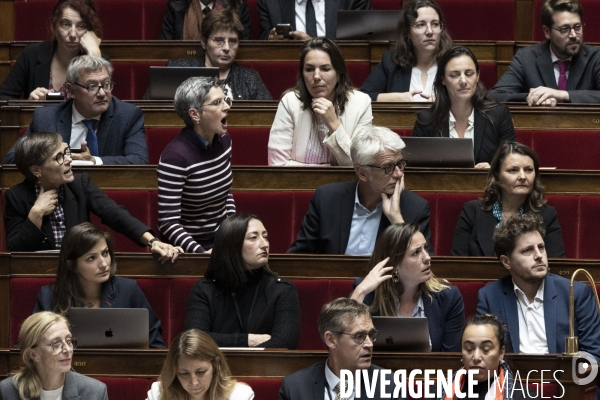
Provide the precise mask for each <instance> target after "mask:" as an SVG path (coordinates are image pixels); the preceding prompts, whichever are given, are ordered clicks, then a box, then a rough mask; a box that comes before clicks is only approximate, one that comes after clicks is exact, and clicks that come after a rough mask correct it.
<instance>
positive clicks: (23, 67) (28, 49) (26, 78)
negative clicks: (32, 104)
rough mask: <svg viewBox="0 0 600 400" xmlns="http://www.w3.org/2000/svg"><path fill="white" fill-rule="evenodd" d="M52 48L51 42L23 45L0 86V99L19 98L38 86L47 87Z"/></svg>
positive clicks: (26, 95)
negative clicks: (21, 50)
mask: <svg viewBox="0 0 600 400" xmlns="http://www.w3.org/2000/svg"><path fill="white" fill-rule="evenodd" d="M53 54H54V49H53V48H52V42H40V43H32V44H28V45H27V46H25V48H24V49H23V53H21V55H20V56H19V58H18V59H17V62H16V63H15V65H14V66H13V67H12V68H11V69H10V73H9V75H8V76H7V77H6V80H5V81H4V82H3V83H2V86H0V100H9V99H19V98H21V95H23V96H24V97H25V98H28V97H29V93H31V92H33V91H34V90H35V89H36V88H38V87H45V88H47V87H48V83H49V82H50V64H51V63H52V55H53Z"/></svg>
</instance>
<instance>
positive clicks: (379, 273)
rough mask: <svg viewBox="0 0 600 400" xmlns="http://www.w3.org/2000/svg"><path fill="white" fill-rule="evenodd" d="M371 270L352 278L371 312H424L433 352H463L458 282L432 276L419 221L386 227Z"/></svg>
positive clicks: (413, 314) (401, 314) (407, 314)
mask: <svg viewBox="0 0 600 400" xmlns="http://www.w3.org/2000/svg"><path fill="white" fill-rule="evenodd" d="M367 270H368V271H370V272H369V274H368V275H367V276H366V278H359V279H357V280H356V281H354V288H355V289H354V292H352V294H351V298H353V299H355V300H357V301H361V302H363V303H364V304H366V305H369V306H371V313H372V314H373V315H381V316H390V317H393V316H398V317H425V318H427V320H428V321H427V322H428V324H429V342H430V345H431V351H460V349H461V343H460V336H461V333H462V331H463V328H464V326H465V318H464V304H463V299H462V296H461V294H460V292H459V291H458V288H457V287H456V286H453V285H451V284H450V283H448V282H447V281H446V280H444V279H438V278H436V277H435V275H433V272H432V271H431V256H430V255H429V253H428V252H427V241H426V240H425V237H424V236H423V234H422V233H421V232H419V226H418V225H416V224H393V225H390V226H389V227H388V228H386V230H385V231H383V233H382V234H381V236H379V238H378V239H377V242H376V243H375V249H374V250H373V255H372V256H371V258H370V260H369V263H368V265H367Z"/></svg>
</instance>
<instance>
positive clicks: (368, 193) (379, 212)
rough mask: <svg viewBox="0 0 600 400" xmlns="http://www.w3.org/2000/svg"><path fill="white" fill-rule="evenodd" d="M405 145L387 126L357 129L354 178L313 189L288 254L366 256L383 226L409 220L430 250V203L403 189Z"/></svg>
mask: <svg viewBox="0 0 600 400" xmlns="http://www.w3.org/2000/svg"><path fill="white" fill-rule="evenodd" d="M404 147H405V145H404V142H403V141H402V139H400V136H398V134H397V133H395V132H393V131H391V130H390V129H388V128H384V127H380V126H373V127H371V128H370V129H369V130H366V131H362V132H361V133H359V134H357V135H356V136H355V137H354V139H352V147H351V155H352V162H353V164H354V171H355V172H356V176H357V177H358V181H350V182H341V183H330V184H327V185H322V186H319V187H318V188H317V190H316V191H315V194H314V195H313V197H312V199H311V200H310V204H309V206H308V211H307V212H306V215H305V216H304V220H303V221H302V227H301V228H300V232H298V235H297V236H296V241H295V242H294V243H293V244H292V246H291V247H290V248H289V250H288V253H321V254H352V255H370V254H371V253H372V252H373V248H374V247H375V241H376V239H377V237H379V235H380V234H381V232H383V231H384V230H385V228H387V227H388V226H390V225H391V224H397V223H404V222H412V223H415V224H418V225H419V230H420V231H421V232H422V233H423V236H425V240H426V241H427V251H428V252H429V253H430V254H433V247H432V246H431V231H430V229H429V203H428V202H427V200H425V199H423V198H422V197H421V196H419V195H417V194H414V193H413V192H411V191H410V190H408V189H405V188H404V167H405V166H406V163H407V161H406V160H405V159H404V157H403V155H402V149H404Z"/></svg>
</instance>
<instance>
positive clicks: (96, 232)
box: [52, 222, 117, 314]
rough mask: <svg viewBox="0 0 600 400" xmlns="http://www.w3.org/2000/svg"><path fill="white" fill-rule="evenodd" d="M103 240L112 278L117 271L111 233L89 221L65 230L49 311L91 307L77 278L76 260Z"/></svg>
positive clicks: (64, 311) (61, 311) (58, 311)
mask: <svg viewBox="0 0 600 400" xmlns="http://www.w3.org/2000/svg"><path fill="white" fill-rule="evenodd" d="M102 239H104V240H105V241H106V245H107V246H108V252H109V254H110V261H111V262H110V276H111V277H112V276H114V275H115V273H116V272H117V261H116V260H115V250H114V246H113V242H112V239H111V237H110V234H108V232H104V231H102V230H100V229H99V228H98V227H97V226H96V225H94V224H91V223H89V222H84V223H82V224H79V225H75V226H74V227H72V228H71V229H69V230H67V233H66V234H65V236H64V237H63V240H62V244H61V246H60V255H59V256H58V272H57V273H56V282H54V284H53V285H52V310H53V311H54V312H56V313H58V314H65V313H66V312H67V311H69V309H70V308H71V307H89V306H90V304H88V302H87V301H86V299H85V295H84V293H83V289H82V287H81V283H80V282H79V276H78V275H77V259H78V258H79V257H81V256H83V255H85V253H87V252H88V251H90V250H91V249H92V248H93V247H94V246H95V245H96V244H97V243H98V242H99V241H100V240H102Z"/></svg>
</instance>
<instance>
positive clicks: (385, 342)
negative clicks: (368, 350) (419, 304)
mask: <svg viewBox="0 0 600 400" xmlns="http://www.w3.org/2000/svg"><path fill="white" fill-rule="evenodd" d="M373 325H375V329H377V330H378V331H379V335H378V337H377V340H376V341H375V343H373V349H374V350H377V351H403V352H420V353H425V352H429V351H431V347H430V344H429V324H428V323H427V318H425V317H423V318H418V317H373Z"/></svg>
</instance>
